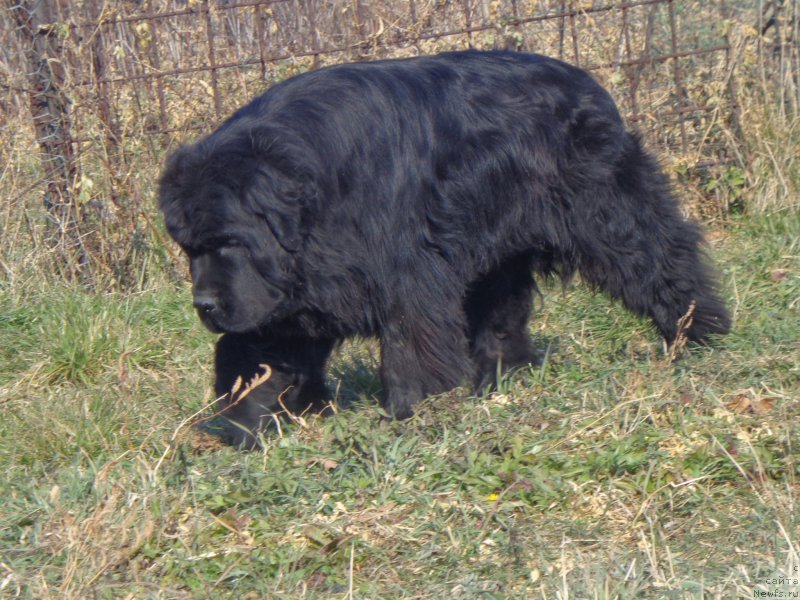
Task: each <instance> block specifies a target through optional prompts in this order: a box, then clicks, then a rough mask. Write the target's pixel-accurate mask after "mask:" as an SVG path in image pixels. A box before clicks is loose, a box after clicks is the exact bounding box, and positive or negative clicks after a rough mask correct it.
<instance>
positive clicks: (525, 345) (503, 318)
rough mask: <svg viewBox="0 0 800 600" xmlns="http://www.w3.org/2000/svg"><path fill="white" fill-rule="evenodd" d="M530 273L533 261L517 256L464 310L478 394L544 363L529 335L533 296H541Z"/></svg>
mask: <svg viewBox="0 0 800 600" xmlns="http://www.w3.org/2000/svg"><path fill="white" fill-rule="evenodd" d="M531 271H532V265H531V259H530V257H528V256H518V257H515V258H513V259H511V260H509V261H506V262H505V263H503V264H502V265H501V266H500V267H499V268H497V269H495V270H494V271H492V272H490V273H489V274H487V275H485V276H484V277H482V278H481V279H480V280H478V281H477V282H476V283H475V284H473V286H472V287H471V289H470V292H469V294H468V296H467V299H466V301H465V310H466V313H467V321H468V335H469V349H470V354H471V357H472V362H473V365H474V373H473V375H474V377H473V382H472V383H473V389H474V390H475V393H478V394H480V393H482V392H483V391H484V390H486V389H487V388H488V387H494V386H496V385H497V377H498V375H499V373H500V372H502V371H506V370H509V369H513V368H514V367H519V366H522V365H526V364H537V363H539V362H540V361H541V357H540V356H539V355H538V353H537V352H536V350H534V348H533V345H532V344H531V340H530V336H529V335H528V331H527V329H528V319H529V317H530V313H531V305H532V301H533V295H534V294H535V293H538V289H537V287H536V282H535V281H534V279H533V276H532V273H531Z"/></svg>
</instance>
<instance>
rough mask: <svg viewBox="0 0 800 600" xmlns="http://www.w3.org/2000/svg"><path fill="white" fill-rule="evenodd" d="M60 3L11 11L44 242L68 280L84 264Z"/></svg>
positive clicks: (48, 0) (31, 0) (26, 4)
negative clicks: (37, 168)
mask: <svg viewBox="0 0 800 600" xmlns="http://www.w3.org/2000/svg"><path fill="white" fill-rule="evenodd" d="M68 5H69V4H68V2H67V1H66V0H19V1H18V2H17V3H16V4H15V5H14V6H13V7H11V13H12V14H13V17H14V20H15V22H16V25H17V33H18V35H19V36H20V39H21V41H22V44H23V47H24V48H25V50H24V54H25V57H24V61H25V66H26V68H27V79H28V100H29V105H30V112H31V116H32V118H33V125H34V128H35V131H36V139H37V142H38V145H39V151H40V153H41V160H42V166H43V170H44V176H45V179H46V184H47V185H46V189H45V194H44V206H45V209H46V211H47V216H48V226H47V241H48V243H49V244H50V245H51V246H52V247H54V248H55V249H56V250H57V251H58V253H59V254H60V259H61V260H59V261H58V262H57V263H56V266H57V268H58V269H59V271H60V272H61V274H62V275H63V276H66V277H69V278H71V277H74V276H75V275H77V274H78V273H79V272H80V271H81V270H82V268H83V266H85V264H86V262H87V255H86V252H85V249H84V248H83V245H82V242H81V234H80V229H79V226H78V223H79V213H78V205H77V202H76V198H75V195H74V194H73V189H74V183H75V177H76V173H77V163H76V156H75V149H74V147H73V138H72V133H71V131H72V127H71V117H70V105H71V102H70V99H69V97H68V96H67V94H66V93H65V92H64V89H63V88H64V84H65V77H66V72H67V66H66V65H65V64H64V54H63V47H64V39H65V38H66V35H67V33H68V31H67V27H68V24H67V21H66V18H67V10H68Z"/></svg>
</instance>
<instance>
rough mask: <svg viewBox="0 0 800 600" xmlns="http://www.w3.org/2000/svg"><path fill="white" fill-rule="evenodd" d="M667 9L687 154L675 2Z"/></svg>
mask: <svg viewBox="0 0 800 600" xmlns="http://www.w3.org/2000/svg"><path fill="white" fill-rule="evenodd" d="M667 9H668V11H669V34H670V45H671V48H672V66H673V76H674V78H675V93H676V94H677V96H678V123H679V124H680V130H681V151H682V152H683V154H686V152H687V151H688V144H687V141H686V124H685V123H684V120H683V114H682V113H681V112H680V109H682V108H683V107H684V105H685V102H686V90H685V89H684V88H683V76H682V74H681V63H680V57H679V56H678V31H677V25H676V24H675V2H674V0H668V1H667Z"/></svg>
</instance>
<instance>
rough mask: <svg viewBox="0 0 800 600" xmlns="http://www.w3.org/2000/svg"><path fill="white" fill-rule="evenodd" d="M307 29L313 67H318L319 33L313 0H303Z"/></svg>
mask: <svg viewBox="0 0 800 600" xmlns="http://www.w3.org/2000/svg"><path fill="white" fill-rule="evenodd" d="M305 9H306V17H307V18H308V29H309V33H310V35H311V51H312V52H313V53H314V59H313V61H314V62H313V64H312V66H313V68H315V69H316V68H318V67H319V35H318V33H319V32H318V31H317V16H316V14H317V12H316V11H315V10H314V5H313V0H305Z"/></svg>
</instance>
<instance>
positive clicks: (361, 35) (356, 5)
mask: <svg viewBox="0 0 800 600" xmlns="http://www.w3.org/2000/svg"><path fill="white" fill-rule="evenodd" d="M353 18H354V19H355V25H356V35H357V37H358V43H357V44H356V48H358V55H359V56H361V54H362V52H363V50H362V49H363V48H366V47H367V27H366V23H365V17H364V5H363V4H362V3H361V0H353Z"/></svg>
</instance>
